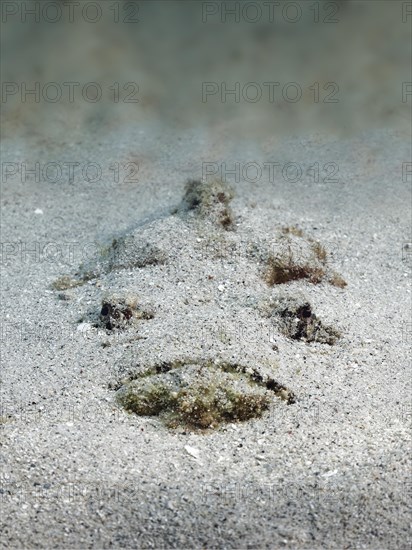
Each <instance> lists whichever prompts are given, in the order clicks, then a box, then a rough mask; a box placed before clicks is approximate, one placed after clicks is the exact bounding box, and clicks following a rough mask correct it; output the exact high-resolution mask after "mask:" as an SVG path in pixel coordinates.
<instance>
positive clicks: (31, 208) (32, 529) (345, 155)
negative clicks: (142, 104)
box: [1, 125, 412, 550]
mask: <svg viewBox="0 0 412 550" xmlns="http://www.w3.org/2000/svg"><path fill="white" fill-rule="evenodd" d="M29 144H30V147H29ZM409 157H410V151H409V145H408V140H407V139H406V138H405V136H404V135H402V134H401V133H396V132H389V131H387V132H385V131H376V132H373V133H372V132H368V133H365V134H363V135H361V136H359V137H358V138H347V139H342V138H340V139H337V138H336V140H333V139H331V138H330V137H329V138H328V139H326V138H325V139H323V138H321V137H319V136H316V135H306V136H303V137H302V136H299V137H295V138H290V139H288V140H286V141H283V142H280V141H279V140H276V141H270V140H269V139H267V140H261V141H260V143H257V142H256V141H254V142H248V141H247V140H245V139H239V141H236V140H235V138H233V137H232V138H231V140H230V142H229V141H228V140H227V134H225V132H224V131H222V132H221V133H216V134H215V135H213V136H209V135H207V134H206V133H204V132H202V131H200V130H198V129H193V130H192V131H181V132H178V131H174V132H172V131H170V132H168V131H165V130H164V129H162V130H159V129H157V128H155V127H151V126H150V125H145V126H141V127H137V128H136V127H135V128H133V129H128V128H127V127H126V128H124V129H122V131H121V132H120V131H119V132H117V131H116V132H115V131H113V132H112V133H106V134H104V135H102V136H100V135H99V137H98V139H90V140H89V139H88V138H79V139H78V140H77V141H72V140H71V139H70V138H69V137H68V139H67V141H66V142H65V143H58V142H56V143H54V142H47V141H46V142H44V143H40V144H39V143H37V145H36V144H34V143H33V142H29V141H25V140H23V139H22V140H20V139H16V140H11V139H10V140H9V141H6V142H5V143H4V144H3V159H2V160H3V163H4V162H11V163H20V162H21V159H22V158H24V159H25V160H26V162H27V166H28V167H31V166H33V165H34V163H35V162H39V163H40V165H41V167H42V168H43V167H44V166H45V165H46V164H47V163H48V162H53V161H54V162H56V159H59V162H60V163H63V162H71V161H76V162H79V163H80V168H77V169H76V172H75V177H74V181H73V183H70V182H69V181H68V178H67V177H66V178H64V177H62V179H61V180H60V181H59V182H57V183H52V181H51V179H50V178H48V179H47V178H44V177H41V178H40V180H41V181H39V182H35V181H34V178H33V176H27V177H26V179H24V178H22V175H21V166H20V164H19V166H20V168H19V173H18V174H16V175H15V176H12V177H9V178H8V179H7V181H3V193H2V239H1V240H2V242H3V257H2V279H1V291H2V313H1V318H2V349H3V352H2V377H1V379H2V384H1V391H2V405H3V410H2V413H1V414H2V417H1V422H2V425H1V431H2V434H1V437H2V457H1V471H2V485H1V497H2V515H1V533H2V534H1V541H2V545H4V547H24V548H33V547H37V548H40V547H41V548H44V547H49V548H56V547H58V548H89V547H90V548H91V547H94V548H109V547H116V548H120V547H123V548H124V547H134V548H252V547H259V548H278V547H283V546H284V547H290V548H299V549H318V548H319V549H320V548H368V549H374V550H377V549H382V550H383V549H388V548H393V549H403V548H405V549H406V548H408V547H410V544H411V538H410V531H409V527H410V513H409V512H410V510H409V509H408V504H409V503H410V497H411V494H410V490H411V478H410V471H411V470H410V466H411V465H410V420H411V414H410V411H411V410H410V396H411V382H410V379H411V378H410V374H411V360H410V345H411V339H412V333H411V318H410V306H411V294H410V292H411V291H410V281H411V279H410V274H411V273H410V269H411V248H410V245H409V247H408V246H407V243H410V201H411V196H410V176H409V182H408V177H406V176H405V175H404V177H403V176H402V165H403V163H406V162H408V160H409ZM269 161H270V162H278V163H279V164H280V169H279V168H276V170H275V176H274V181H273V182H272V181H270V179H269V174H268V172H265V171H263V173H262V177H261V178H258V179H257V181H254V182H253V181H251V178H249V181H248V180H247V178H244V177H243V178H242V177H241V178H240V180H239V181H235V178H234V177H233V176H228V182H229V183H231V184H232V187H233V188H234V190H235V198H234V199H233V201H232V203H231V208H232V211H233V216H234V228H233V230H232V231H227V232H225V231H223V230H219V231H220V233H218V236H219V235H221V234H222V231H223V233H224V237H225V239H229V241H230V243H231V244H232V245H233V247H232V248H231V249H230V250H232V251H233V250H234V251H235V252H230V251H229V252H228V249H227V248H225V250H224V251H223V253H222V254H217V255H214V253H213V254H212V253H211V252H210V248H208V247H207V246H206V247H204V245H205V244H206V243H210V242H211V241H212V243H214V242H215V241H214V240H213V239H216V238H217V237H216V235H217V234H216V230H215V228H214V227H213V225H212V224H211V223H209V222H208V221H207V220H206V222H202V221H195V222H193V223H192V222H190V221H187V220H185V219H184V218H182V217H179V216H171V215H170V212H171V211H172V209H173V208H174V207H175V206H177V205H178V204H179V203H180V201H181V197H182V194H183V189H184V183H185V181H186V179H187V178H190V177H194V178H199V177H201V176H202V163H203V162H214V163H216V166H218V167H219V170H218V174H217V175H218V176H222V175H224V174H222V172H221V170H220V165H221V163H223V162H225V163H226V166H227V168H233V166H234V163H241V164H242V165H243V164H245V163H247V162H255V163H259V166H261V167H262V166H263V163H264V162H269ZM87 162H96V163H99V164H100V166H101V168H102V171H103V175H102V178H101V180H100V181H99V182H96V183H89V182H87V181H85V179H84V177H83V176H82V174H81V168H82V166H83V165H84V163H87ZM127 162H136V163H138V165H139V172H138V175H137V178H131V179H136V180H137V181H129V182H127V181H126V182H125V181H124V179H125V173H124V172H123V173H122V171H121V172H120V181H119V182H118V183H117V182H115V181H113V178H114V172H113V170H111V169H110V167H111V166H112V165H113V163H120V165H121V167H124V165H125V164H126V163H127ZM287 162H296V163H298V164H299V166H300V167H301V168H302V177H301V178H300V180H299V181H296V182H292V181H288V180H287V178H285V177H284V176H282V167H283V166H284V165H285V164H286V163H287ZM315 163H319V166H320V170H321V172H320V177H319V181H315V178H314V177H313V174H312V171H309V172H308V169H309V168H310V167H311V166H313V165H314V164H315ZM326 163H335V165H336V166H337V167H338V169H339V170H338V172H337V174H336V175H335V176H334V178H335V180H336V181H334V180H326V181H325V176H326V174H325V173H324V172H322V170H323V167H324V165H325V164H326ZM121 170H123V168H121ZM290 179H292V178H289V180H290ZM295 225H296V226H297V227H299V228H300V229H302V231H303V232H304V234H305V235H306V236H308V237H311V238H313V239H316V240H317V241H319V242H320V243H322V244H323V245H324V247H325V248H326V250H327V251H328V252H329V254H328V259H327V265H328V269H329V268H330V269H331V270H334V271H336V272H338V273H340V274H341V275H342V277H343V278H344V279H345V280H346V281H347V286H346V287H345V288H343V289H341V288H337V287H335V286H332V285H330V284H328V283H327V282H326V281H322V282H321V283H320V284H311V283H310V282H308V281H306V280H300V281H294V282H291V283H288V284H285V285H275V286H274V287H269V286H268V285H267V284H266V283H265V281H264V280H263V279H262V276H261V273H262V268H263V267H264V266H263V264H262V261H263V260H262V258H261V257H260V256H259V246H260V244H261V243H262V242H263V241H265V240H267V239H271V238H272V237H273V235H276V234H278V232H279V231H280V230H281V228H282V227H286V226H295ZM121 235H124V236H126V238H128V239H130V242H131V243H132V244H133V242H134V239H136V238H137V239H143V240H144V241H145V242H148V243H150V244H151V245H153V246H156V247H159V248H160V249H162V250H163V251H164V253H165V254H166V257H167V261H166V262H165V263H160V264H158V265H154V266H147V267H143V268H142V267H140V268H139V267H130V268H126V269H119V270H117V271H108V272H107V273H102V274H101V275H100V276H99V277H98V278H97V279H93V280H91V281H90V282H87V283H86V284H84V285H82V286H79V287H76V288H72V289H68V290H65V291H60V292H59V291H56V290H53V288H52V283H53V282H54V281H55V280H56V279H57V278H58V277H61V276H62V275H70V276H74V275H75V273H76V271H77V270H78V267H79V265H80V264H81V263H82V262H83V261H84V260H85V259H87V258H88V257H91V256H93V253H94V252H95V251H96V250H97V249H98V247H100V246H101V245H102V244H107V243H110V242H112V240H113V238H115V237H116V238H119V236H121ZM219 238H220V237H219ZM246 242H248V243H249V244H250V243H257V246H258V253H256V255H253V254H249V255H248V254H244V253H243V252H242V251H243V250H244V244H245V243H246ZM213 246H214V244H213ZM226 246H227V244H225V245H224V247H226ZM212 248H213V247H212ZM205 250H206V251H205ZM219 256H222V257H219ZM113 292H118V293H132V294H135V295H137V296H138V297H139V300H140V302H141V303H142V304H144V305H145V306H147V307H148V308H151V310H152V311H153V313H154V317H153V319H149V320H141V321H139V322H138V323H137V324H136V325H133V326H130V328H127V329H126V330H124V331H121V330H120V331H106V330H105V329H103V328H101V327H100V328H94V327H93V320H94V319H95V318H96V316H97V318H98V314H99V311H100V308H101V301H102V296H104V295H105V294H107V293H113ZM285 293H286V294H287V295H288V296H292V297H297V296H303V297H304V298H305V299H307V300H309V301H310V303H311V305H312V307H313V310H314V311H315V313H316V314H317V316H318V317H319V318H320V319H321V320H322V322H324V323H325V324H327V325H331V326H333V327H334V328H335V329H336V330H339V331H340V333H341V338H340V339H339V340H338V341H337V342H336V343H335V344H334V345H327V344H320V343H316V342H315V343H306V342H304V341H301V340H292V339H290V338H288V337H287V336H285V335H284V334H283V333H282V332H281V330H280V329H279V326H277V325H276V323H274V324H273V323H272V322H271V320H270V319H268V318H267V317H264V316H263V315H262V310H261V308H260V304H261V303H262V302H265V300H270V299H271V298H272V299H275V298H276V297H278V296H280V295H281V294H285ZM222 333H223V336H222ZM188 356H191V357H196V358H205V359H207V358H211V359H222V360H223V359H224V360H227V361H234V362H240V363H242V364H244V365H247V366H253V367H256V368H257V369H260V370H261V371H262V372H264V373H266V374H268V373H269V374H270V375H271V376H273V378H275V379H276V380H277V381H278V382H279V383H281V384H284V385H285V386H286V387H288V388H289V389H290V390H291V391H293V392H294V394H295V395H296V402H295V403H294V404H291V405H287V404H286V403H285V402H283V401H281V400H280V399H278V398H277V397H276V396H274V398H273V405H271V407H270V410H269V411H267V412H266V413H264V414H263V416H262V417H261V418H258V419H252V420H250V421H247V422H243V423H229V424H224V425H222V426H221V427H219V428H218V429H216V430H210V431H207V432H206V433H201V432H191V431H189V430H185V429H183V428H180V429H177V430H170V429H168V428H167V427H166V426H165V425H164V424H163V423H162V422H161V420H159V419H158V418H157V417H138V416H136V415H134V414H128V413H127V412H125V411H124V410H123V409H122V408H120V407H119V406H118V405H117V404H116V401H115V398H114V395H115V390H114V389H113V387H114V384H115V382H116V381H118V380H119V377H120V378H121V377H122V376H124V375H125V373H129V374H130V373H133V372H137V371H138V370H139V368H141V367H143V368H144V367H145V366H148V365H152V364H155V363H159V362H161V361H171V360H174V359H176V358H177V359H179V358H181V357H188Z"/></svg>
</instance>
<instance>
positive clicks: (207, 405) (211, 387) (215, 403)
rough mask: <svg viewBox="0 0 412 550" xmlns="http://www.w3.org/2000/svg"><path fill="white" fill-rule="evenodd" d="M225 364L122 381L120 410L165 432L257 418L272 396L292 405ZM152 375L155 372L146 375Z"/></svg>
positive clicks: (285, 393) (182, 366)
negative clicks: (159, 424)
mask: <svg viewBox="0 0 412 550" xmlns="http://www.w3.org/2000/svg"><path fill="white" fill-rule="evenodd" d="M246 371H247V369H246V368H243V367H239V366H238V365H231V364H221V365H219V364H215V363H203V364H199V363H193V364H190V363H182V362H177V363H176V364H170V365H167V364H164V365H163V364H162V365H156V366H155V367H153V368H152V369H151V370H150V371H149V372H148V373H146V374H145V375H141V376H140V377H138V378H136V379H135V380H132V381H130V382H127V383H126V384H124V385H123V386H122V387H121V388H120V389H119V390H118V391H117V393H116V399H117V401H118V403H119V404H120V405H122V406H123V407H124V408H125V409H126V410H128V411H130V412H133V413H135V414H137V415H141V416H159V418H160V419H161V420H162V421H163V422H164V423H165V424H166V426H168V427H169V428H178V427H184V428H186V429H192V430H205V429H212V428H217V427H218V426H219V425H220V424H222V423H225V422H242V421H245V420H250V419H251V418H257V417H260V416H262V414H263V413H264V411H266V410H267V409H268V408H269V406H270V404H271V402H272V400H273V394H274V393H275V395H277V396H278V397H280V398H282V399H284V400H286V401H287V402H288V403H293V402H294V395H293V393H292V392H290V391H289V390H288V389H287V388H286V387H284V386H282V385H280V384H278V383H277V382H275V381H274V380H272V379H270V380H266V381H264V380H263V378H262V377H261V376H260V375H259V374H258V373H256V372H252V373H251V374H246ZM152 373H155V374H152Z"/></svg>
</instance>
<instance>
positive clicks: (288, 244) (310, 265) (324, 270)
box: [264, 227, 346, 288]
mask: <svg viewBox="0 0 412 550" xmlns="http://www.w3.org/2000/svg"><path fill="white" fill-rule="evenodd" d="M282 233H283V234H282V235H281V236H280V237H279V239H278V240H277V241H276V247H275V250H271V251H270V252H269V253H268V256H267V260H266V270H265V272H264V279H265V280H266V282H267V284H268V285H269V286H274V285H279V284H285V283H289V282H291V281H298V280H301V279H306V280H308V281H309V282H310V283H312V284H319V283H321V282H322V281H323V280H325V281H326V282H328V283H330V284H331V285H334V286H337V287H339V288H344V287H345V286H346V281H345V280H344V279H343V278H342V277H341V276H340V275H339V274H337V273H335V272H334V271H332V270H330V268H329V266H328V263H327V260H328V255H327V252H326V249H325V248H324V247H323V246H322V245H321V244H320V243H319V242H318V241H315V240H314V239H312V238H311V237H304V235H303V232H302V230H301V229H298V228H296V227H286V228H283V230H282Z"/></svg>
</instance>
